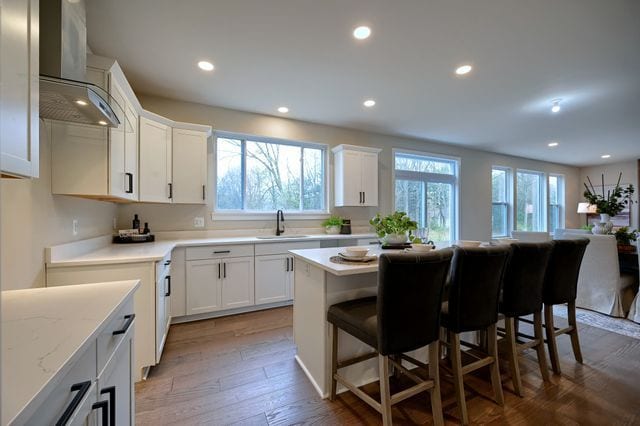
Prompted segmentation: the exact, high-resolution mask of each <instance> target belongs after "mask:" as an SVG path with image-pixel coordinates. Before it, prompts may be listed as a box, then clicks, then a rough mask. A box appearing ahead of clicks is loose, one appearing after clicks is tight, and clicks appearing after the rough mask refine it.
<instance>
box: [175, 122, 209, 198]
mask: <svg viewBox="0 0 640 426" xmlns="http://www.w3.org/2000/svg"><path fill="white" fill-rule="evenodd" d="M172 150H173V157H172V158H173V202H174V203H183V204H204V203H205V202H206V198H207V133H206V132H200V131H196V130H186V129H178V128H174V129H173V148H172Z"/></svg>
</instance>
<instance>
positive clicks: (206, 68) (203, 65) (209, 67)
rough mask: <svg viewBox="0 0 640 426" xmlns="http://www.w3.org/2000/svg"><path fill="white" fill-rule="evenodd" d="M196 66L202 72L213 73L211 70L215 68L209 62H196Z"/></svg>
mask: <svg viewBox="0 0 640 426" xmlns="http://www.w3.org/2000/svg"><path fill="white" fill-rule="evenodd" d="M198 66H199V67H200V69H201V70H203V71H213V69H214V68H215V67H214V66H213V64H212V63H211V62H207V61H200V62H198Z"/></svg>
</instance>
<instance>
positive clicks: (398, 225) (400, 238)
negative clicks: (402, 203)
mask: <svg viewBox="0 0 640 426" xmlns="http://www.w3.org/2000/svg"><path fill="white" fill-rule="evenodd" d="M369 224H370V225H371V226H373V229H374V230H375V231H376V234H377V235H378V238H380V239H381V240H382V242H384V243H385V244H404V243H406V242H407V239H409V238H410V237H411V231H415V230H416V229H417V228H418V223H417V222H416V221H414V220H411V218H410V217H409V216H407V214H406V213H405V212H400V211H396V212H394V213H392V214H390V215H388V216H385V217H382V216H380V213H378V214H376V215H375V217H373V218H372V219H371V220H370V221H369Z"/></svg>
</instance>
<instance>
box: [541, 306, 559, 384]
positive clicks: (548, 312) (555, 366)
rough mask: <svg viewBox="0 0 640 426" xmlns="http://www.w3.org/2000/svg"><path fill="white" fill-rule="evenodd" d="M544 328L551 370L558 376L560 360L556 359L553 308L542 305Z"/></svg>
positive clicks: (556, 349) (556, 348) (556, 347)
mask: <svg viewBox="0 0 640 426" xmlns="http://www.w3.org/2000/svg"><path fill="white" fill-rule="evenodd" d="M544 326H545V329H546V334H547V347H548V348H549V358H550V359H551V369H552V370H553V372H554V373H555V374H560V359H559V358H558V346H557V344H556V332H555V330H554V328H553V306H548V305H544Z"/></svg>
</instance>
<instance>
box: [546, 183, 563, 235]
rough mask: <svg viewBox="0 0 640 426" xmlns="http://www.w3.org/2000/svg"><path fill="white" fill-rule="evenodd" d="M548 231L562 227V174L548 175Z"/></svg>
mask: <svg viewBox="0 0 640 426" xmlns="http://www.w3.org/2000/svg"><path fill="white" fill-rule="evenodd" d="M548 182H549V209H548V212H549V219H548V223H549V229H548V231H549V232H555V230H556V229H558V228H563V227H564V178H563V176H562V175H554V174H551V175H549V178H548Z"/></svg>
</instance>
